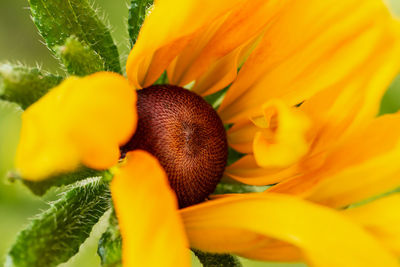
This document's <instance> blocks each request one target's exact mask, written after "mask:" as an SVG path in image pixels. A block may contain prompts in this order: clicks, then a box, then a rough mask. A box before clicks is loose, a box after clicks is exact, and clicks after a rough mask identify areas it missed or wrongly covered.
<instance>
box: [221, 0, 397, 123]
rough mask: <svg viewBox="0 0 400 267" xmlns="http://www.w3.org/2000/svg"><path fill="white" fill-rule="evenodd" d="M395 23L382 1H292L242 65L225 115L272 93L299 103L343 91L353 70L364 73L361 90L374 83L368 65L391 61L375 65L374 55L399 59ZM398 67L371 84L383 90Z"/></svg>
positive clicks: (236, 115) (231, 118)
mask: <svg viewBox="0 0 400 267" xmlns="http://www.w3.org/2000/svg"><path fill="white" fill-rule="evenodd" d="M393 24H395V23H394V21H393V19H392V18H391V16H390V13H389V12H388V10H387V8H386V6H385V5H384V4H383V3H382V1H380V0H368V1H362V0H350V1H339V2H338V1H333V0H328V1H318V0H313V1H308V2H307V4H305V3H304V2H302V1H293V3H291V4H290V5H289V4H288V5H287V7H286V8H284V9H283V10H282V11H281V13H280V14H279V16H278V17H277V18H276V20H274V22H273V23H272V24H271V25H270V26H269V27H268V28H267V30H266V32H265V34H264V37H263V40H261V42H260V44H259V46H258V47H257V48H256V50H255V51H254V52H253V53H252V54H251V56H250V57H249V59H248V60H247V61H246V63H245V65H244V66H243V67H242V69H241V71H240V72H239V75H238V77H237V79H236V81H235V82H234V84H233V85H232V86H231V88H230V89H229V91H228V93H227V95H226V97H225V99H224V101H223V103H222V104H221V107H220V110H219V112H220V116H221V118H222V119H223V120H224V122H235V121H237V120H238V119H240V118H243V117H246V116H249V115H251V113H252V112H254V110H257V109H259V108H260V106H261V105H262V104H263V103H264V102H265V101H267V100H269V99H271V98H281V99H283V100H284V101H285V102H286V103H287V104H289V105H296V104H298V103H300V102H302V101H304V100H307V99H309V98H310V97H311V96H313V95H314V94H315V93H317V92H319V91H321V90H324V89H327V88H330V87H336V89H337V90H341V89H342V88H341V85H342V84H341V82H342V81H343V80H349V76H348V75H349V74H350V73H352V76H351V77H352V78H355V79H358V78H360V77H362V78H363V82H362V83H361V84H359V85H360V86H361V87H359V90H362V88H363V87H364V86H366V85H370V84H369V83H370V79H371V75H370V73H369V70H368V69H369V67H371V66H373V67H374V68H375V69H379V68H381V67H384V68H385V64H387V63H386V62H385V61H382V62H379V64H378V65H376V64H374V63H375V62H370V59H371V57H373V56H375V55H377V54H379V55H380V56H382V57H388V55H391V57H392V58H396V55H397V52H396V53H394V52H393V49H395V47H396V45H397V46H398V41H399V36H398V34H397V32H398V31H397V30H396V31H393ZM396 49H397V48H396ZM389 65H390V64H389ZM364 68H366V69H367V73H365V72H363V70H364ZM354 70H357V72H355V73H353V71H354ZM360 70H361V71H360ZM397 70H398V67H396V68H395V69H393V68H392V69H386V71H385V72H384V73H382V74H380V75H379V76H380V78H379V81H373V82H371V83H373V86H375V87H376V90H377V91H382V90H383V89H384V88H386V85H387V83H388V81H390V80H391V79H392V78H393V75H394V74H395V73H396V72H397ZM371 85H372V84H371ZM371 97H372V94H371ZM371 99H372V98H371Z"/></svg>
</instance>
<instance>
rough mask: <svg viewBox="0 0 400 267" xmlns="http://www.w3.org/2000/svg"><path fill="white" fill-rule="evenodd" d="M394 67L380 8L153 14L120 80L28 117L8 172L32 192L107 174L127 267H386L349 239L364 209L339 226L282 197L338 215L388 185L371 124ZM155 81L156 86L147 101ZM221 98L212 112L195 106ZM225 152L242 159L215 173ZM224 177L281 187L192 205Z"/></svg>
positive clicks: (57, 91) (194, 5) (42, 105)
mask: <svg viewBox="0 0 400 267" xmlns="http://www.w3.org/2000/svg"><path fill="white" fill-rule="evenodd" d="M399 56H400V35H399V25H398V23H397V22H396V21H395V20H394V19H393V18H392V17H391V16H390V14H389V12H388V10H387V9H386V7H385V6H384V4H383V3H382V2H381V1H379V0H368V1H317V0H315V1H314V0H312V1H278V0H277V1H274V0H273V1H264V0H254V1H242V0H234V1H232V0H230V1H217V2H216V1H211V0H210V1H209V0H202V1H198V0H193V1H178V0H159V1H155V4H154V7H153V8H152V10H151V13H150V14H149V15H148V17H147V18H146V20H145V22H144V24H143V27H142V30H141V32H140V34H139V37H138V40H137V42H136V44H135V46H134V48H133V49H132V51H131V53H130V55H129V58H128V62H127V76H128V80H125V78H124V77H122V76H120V75H117V74H111V73H97V74H94V75H91V76H88V77H85V78H81V79H78V78H69V79H67V80H66V81H65V82H63V83H62V84H61V85H59V86H58V87H56V88H54V89H53V90H52V91H51V92H50V93H49V94H48V95H46V96H44V97H43V98H42V99H41V100H39V101H38V102H37V103H35V104H34V105H33V106H31V107H30V108H28V109H27V110H26V111H25V113H24V115H23V129H22V135H21V141H20V145H19V148H18V154H17V167H18V169H19V171H20V173H21V174H22V176H23V178H25V179H31V180H40V179H45V178H46V177H47V176H49V175H51V174H54V173H60V172H65V171H72V170H73V169H74V168H76V167H77V166H78V165H80V164H82V165H85V166H87V167H90V168H94V169H108V168H112V172H113V174H114V178H113V180H112V182H111V191H112V195H113V201H114V206H115V210H116V214H117V217H118V220H119V224H120V227H121V233H122V237H123V262H124V264H125V265H126V266H187V265H188V264H189V260H188V255H189V254H188V250H187V248H188V246H189V244H190V246H192V247H194V248H199V249H202V250H205V251H210V252H217V253H224V252H227V253H235V254H238V255H241V256H245V257H249V258H254V259H259V260H282V261H294V260H305V261H308V262H309V263H310V264H311V265H313V266H379V265H380V264H381V265H382V264H383V265H384V266H397V265H398V263H397V260H396V258H395V257H394V256H393V254H392V253H391V252H393V251H395V252H396V253H397V252H398V250H397V249H398V248H397V246H395V245H393V244H388V242H387V240H384V239H383V238H382V235H380V233H379V232H378V231H370V232H371V233H367V231H366V230H365V229H363V228H362V227H360V225H369V223H370V219H371V218H369V217H368V218H363V216H364V215H365V212H366V211H367V210H368V209H369V208H370V206H369V207H367V208H365V209H364V210H363V209H362V208H361V209H359V211H360V212H359V213H358V212H357V211H355V212H352V211H350V212H347V211H340V212H339V211H334V210H333V209H330V208H327V207H323V206H320V205H316V204H313V203H311V202H310V201H306V200H301V199H299V198H296V197H293V196H289V195H297V196H301V197H303V198H306V199H308V200H311V201H313V202H318V203H323V204H326V205H328V206H333V207H343V206H346V205H349V204H352V203H354V202H357V201H360V200H363V199H366V198H368V197H370V196H373V195H376V194H379V193H383V192H385V191H386V190H389V189H391V188H393V187H395V186H398V185H399V184H400V180H399V179H398V178H397V174H398V173H399V172H400V168H399V167H398V166H397V164H395V159H397V158H398V156H399V153H400V150H399V146H398V142H399V140H400V139H399V138H400V129H399V130H393V131H392V132H390V133H388V132H387V129H388V127H392V126H393V125H400V123H397V121H398V120H399V118H400V117H399V116H400V115H398V114H396V115H391V116H385V117H380V118H377V119H375V116H376V113H377V108H378V106H379V100H380V97H381V96H382V94H383V92H384V90H385V89H386V87H387V85H388V84H389V83H390V81H391V80H392V79H393V77H394V75H396V73H397V72H398V70H399V67H400V66H399V63H398V61H393V60H392V58H397V57H399ZM238 68H240V71H239V74H237V69H238ZM165 71H166V72H167V76H168V84H167V85H154V83H155V82H156V81H157V79H158V78H159V77H160V76H161V75H162V74H163V73H164V72H165ZM229 85H230V87H229V89H228V90H227V92H226V95H225V96H224V98H223V101H222V103H221V104H220V106H219V108H218V110H217V112H215V111H214V110H213V109H212V107H211V106H210V105H209V104H207V103H206V102H205V101H204V100H203V99H202V98H201V97H200V96H207V95H211V94H213V93H216V92H220V90H222V89H223V88H225V87H227V86H229ZM184 87H188V88H190V90H191V91H190V92H189V91H185V89H184ZM134 89H138V90H139V91H138V92H137V93H136V92H135V90H134ZM136 100H137V103H136ZM224 124H225V125H226V128H227V129H228V130H227V131H225V128H224ZM383 139H384V141H383ZM227 144H228V145H230V146H231V147H232V148H233V149H235V150H237V151H239V152H241V153H243V154H244V155H245V156H244V157H243V158H241V159H239V160H238V161H237V162H235V163H234V164H232V165H230V166H228V167H227V168H226V170H225V171H224V169H225V167H226V160H227ZM146 151H147V152H146ZM121 152H122V153H121ZM121 157H122V162H120V163H119V164H118V161H119V159H120V158H121ZM383 169H384V171H382V170H383ZM223 175H225V177H226V178H231V179H235V180H237V181H240V182H242V183H247V184H255V185H271V184H277V185H275V186H271V187H270V188H269V189H268V190H267V191H266V192H264V193H260V194H233V195H231V194H226V195H222V196H214V197H213V198H215V199H214V200H211V201H206V202H205V203H201V204H198V203H200V202H202V201H205V200H206V198H207V197H208V196H209V195H210V194H211V193H212V192H213V191H214V189H215V187H216V185H217V184H218V183H219V181H220V179H221V178H222V176H223ZM362 179H363V180H362ZM171 188H172V189H173V190H171ZM276 193H280V194H276ZM282 193H285V194H282ZM385 201H388V202H390V203H391V205H392V204H393V203H396V202H398V199H397V198H393V199H389V200H385ZM178 203H179V204H178ZM377 205H379V204H377ZM179 207H181V208H182V207H185V208H184V209H179ZM372 207H374V206H372ZM360 214H362V215H360ZM353 217H354V219H353ZM364 219H365V220H364ZM391 219H392V218H391ZM375 225H376V227H377V228H379V227H381V228H382V229H384V225H385V224H384V223H381V222H376V223H375ZM367 228H368V227H366V229H367ZM327 229H329V230H328V231H327ZM378 240H379V241H378ZM382 244H383V245H382ZM330 251H335V253H336V255H335V257H334V259H332V255H331V254H330V253H329V252H330ZM371 251H373V253H372V254H371ZM389 251H391V252H389ZM154 255H157V257H154Z"/></svg>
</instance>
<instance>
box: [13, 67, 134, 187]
mask: <svg viewBox="0 0 400 267" xmlns="http://www.w3.org/2000/svg"><path fill="white" fill-rule="evenodd" d="M136 121H137V117H136V93H135V91H134V90H133V89H132V88H131V87H130V86H129V84H128V81H127V80H125V79H124V78H123V77H122V76H120V75H117V74H113V73H107V72H103V73H97V74H93V75H91V76H87V77H85V78H80V79H79V78H74V77H73V78H68V79H67V80H66V81H64V82H63V83H61V84H60V85H59V86H57V87H55V88H53V89H52V90H51V91H50V92H49V93H48V94H46V95H45V96H44V97H43V98H41V99H40V100H39V101H38V102H36V103H35V104H33V105H32V106H30V107H29V108H28V109H27V110H26V111H25V112H24V113H23V115H22V129H21V136H20V142H19V145H18V149H17V155H16V167H17V169H18V171H19V172H20V173H21V175H22V177H23V178H25V179H30V180H41V179H45V178H46V177H48V176H50V175H53V174H56V173H60V172H65V171H72V170H73V169H74V168H76V167H77V166H78V165H79V164H84V165H86V166H88V167H90V168H94V169H106V168H109V167H111V166H112V165H114V164H116V163H117V162H118V159H119V157H120V152H119V147H120V146H121V145H122V144H124V143H125V142H127V141H128V140H129V138H130V137H131V136H132V134H133V132H134V130H135V128H136Z"/></svg>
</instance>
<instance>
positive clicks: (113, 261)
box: [97, 212, 122, 267]
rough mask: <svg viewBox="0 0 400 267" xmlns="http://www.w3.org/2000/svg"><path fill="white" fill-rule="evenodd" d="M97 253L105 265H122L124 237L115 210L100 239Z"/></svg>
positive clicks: (116, 266)
mask: <svg viewBox="0 0 400 267" xmlns="http://www.w3.org/2000/svg"><path fill="white" fill-rule="evenodd" d="M97 254H99V256H100V259H101V265H102V266H103V267H120V266H122V238H121V234H120V231H119V226H118V220H117V217H116V216H115V212H113V213H111V215H110V219H109V225H108V228H107V230H106V231H105V232H104V234H103V235H102V236H101V238H100V240H99V247H98V249H97Z"/></svg>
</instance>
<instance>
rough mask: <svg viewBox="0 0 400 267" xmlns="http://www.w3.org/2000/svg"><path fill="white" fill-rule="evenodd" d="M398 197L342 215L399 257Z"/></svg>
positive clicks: (388, 198) (399, 196) (399, 205)
mask: <svg viewBox="0 0 400 267" xmlns="http://www.w3.org/2000/svg"><path fill="white" fill-rule="evenodd" d="M399 207H400V195H399V194H398V193H396V194H393V195H390V196H387V197H384V198H381V199H378V200H375V201H372V202H370V203H368V204H365V205H362V206H358V207H356V208H351V209H346V210H344V211H343V213H344V215H346V216H348V217H349V218H351V220H353V221H355V222H357V223H358V224H360V225H362V226H363V227H364V228H365V229H366V230H367V231H368V232H370V233H371V234H372V235H374V236H375V237H376V238H377V239H378V240H379V241H380V242H382V245H384V246H385V247H387V248H388V249H389V250H391V251H393V253H396V255H397V256H400V212H398V209H399Z"/></svg>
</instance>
